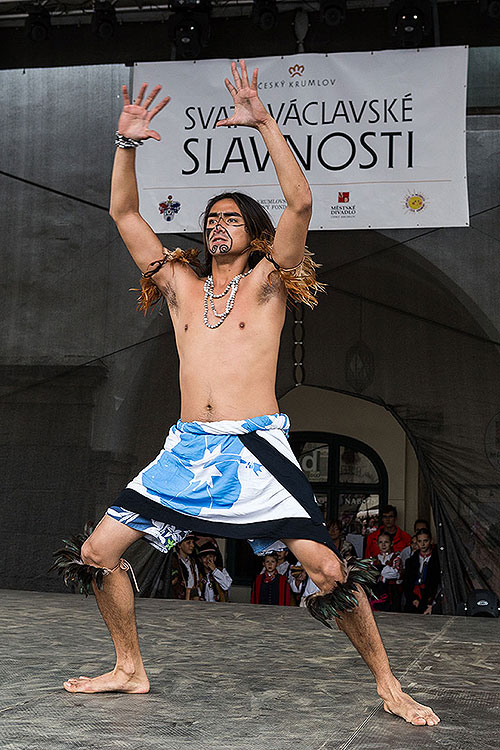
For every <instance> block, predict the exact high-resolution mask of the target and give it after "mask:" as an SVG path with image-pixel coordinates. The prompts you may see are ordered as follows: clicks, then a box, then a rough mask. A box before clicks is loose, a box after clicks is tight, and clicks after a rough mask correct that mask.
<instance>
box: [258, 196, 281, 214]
mask: <svg viewBox="0 0 500 750" xmlns="http://www.w3.org/2000/svg"><path fill="white" fill-rule="evenodd" d="M259 203H260V205H261V206H262V207H263V208H265V209H266V211H280V212H281V211H284V210H285V208H286V200H285V199H284V198H261V199H260V200H259Z"/></svg>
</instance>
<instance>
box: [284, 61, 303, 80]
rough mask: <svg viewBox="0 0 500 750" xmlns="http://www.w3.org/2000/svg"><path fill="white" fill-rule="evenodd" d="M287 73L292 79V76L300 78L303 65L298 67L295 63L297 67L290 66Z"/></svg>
mask: <svg viewBox="0 0 500 750" xmlns="http://www.w3.org/2000/svg"><path fill="white" fill-rule="evenodd" d="M288 72H289V73H290V75H291V76H292V78H293V77H294V76H301V75H302V73H303V72H304V66H303V65H299V64H298V63H297V65H291V66H290V67H289V68H288Z"/></svg>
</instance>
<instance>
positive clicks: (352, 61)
mask: <svg viewBox="0 0 500 750" xmlns="http://www.w3.org/2000/svg"><path fill="white" fill-rule="evenodd" d="M467 52H468V50H467V48H466V47H434V48H428V49H422V50H413V49H411V50H391V51H384V52H349V53H341V54H301V55H292V56H289V57H265V58H258V59H251V60H248V67H249V69H250V71H252V70H253V68H254V67H258V68H259V84H258V86H259V95H260V97H261V99H262V101H263V103H264V104H265V105H266V107H267V108H268V109H269V111H270V112H271V114H272V115H273V116H274V118H275V119H276V120H277V122H278V124H279V125H280V127H281V130H282V132H283V134H284V135H285V137H286V139H287V141H288V143H289V145H290V148H291V149H292V151H293V152H294V154H295V156H296V158H297V160H298V161H299V163H300V165H301V167H302V169H303V171H304V173H305V175H306V177H307V179H308V180H309V183H310V185H311V189H312V193H313V199H314V209H313V216H312V221H311V229H384V228H387V229H388V228H409V227H411V228H413V227H449V226H453V227H456V226H466V225H468V223H469V214H468V200H467V179H466V162H465V104H466V90H467V88H466V85H467ZM225 77H228V78H231V70H230V63H229V62H228V61H227V60H203V61H192V62H162V63H138V64H136V65H135V67H134V92H137V91H138V88H139V86H140V84H141V83H142V82H143V81H144V82H148V83H149V84H150V86H151V87H152V86H153V85H155V84H158V83H159V84H161V85H162V87H163V90H162V92H161V96H165V95H167V94H168V95H170V96H171V97H172V101H171V102H170V104H169V105H168V107H167V108H166V109H165V110H163V111H162V112H161V113H160V115H158V117H157V118H156V119H155V120H154V121H153V125H152V127H154V128H155V129H157V130H158V131H159V132H160V134H161V136H162V141H161V142H160V143H158V142H156V141H147V142H146V144H145V145H144V146H143V147H142V148H141V149H140V152H139V154H138V156H139V158H138V177H139V184H140V200H141V213H142V215H143V216H144V218H145V219H146V220H147V221H148V222H149V223H150V224H151V226H152V227H153V229H154V230H155V231H156V232H192V231H199V230H200V224H199V218H200V214H201V213H202V211H203V209H204V206H205V203H206V201H207V200H208V199H209V198H210V197H212V196H213V195H216V194H217V193H220V192H223V191H225V190H230V191H233V190H241V191H242V192H246V193H249V194H250V195H252V196H253V197H254V198H256V199H257V200H259V201H260V203H262V205H264V206H265V207H266V208H267V209H268V210H269V212H270V214H271V217H272V219H273V221H274V223H275V224H276V223H277V221H278V219H279V217H280V215H281V212H282V211H283V208H284V205H285V203H284V198H283V195H282V193H281V190H280V187H279V184H278V181H277V178H276V175H275V172H274V168H273V165H272V162H271V160H270V158H269V155H268V153H267V150H266V148H265V146H264V142H263V140H262V137H261V136H260V134H259V132H258V131H257V130H255V129H253V128H245V127H231V128H216V127H215V124H216V122H217V121H218V120H221V119H224V118H226V117H230V116H231V114H232V99H231V97H230V95H229V93H228V92H227V90H226V88H225V86H224V78H225Z"/></svg>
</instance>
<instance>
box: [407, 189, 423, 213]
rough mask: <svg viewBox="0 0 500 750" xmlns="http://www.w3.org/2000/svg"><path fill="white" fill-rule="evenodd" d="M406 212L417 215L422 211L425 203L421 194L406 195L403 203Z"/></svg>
mask: <svg viewBox="0 0 500 750" xmlns="http://www.w3.org/2000/svg"><path fill="white" fill-rule="evenodd" d="M403 204H404V207H405V209H406V211H407V212H408V213H410V214H418V213H419V212H420V211H423V210H424V208H425V207H426V205H427V201H426V198H425V196H424V195H422V193H408V194H407V195H406V196H405V199H404V201H403Z"/></svg>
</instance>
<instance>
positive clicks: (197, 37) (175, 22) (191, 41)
mask: <svg viewBox="0 0 500 750" xmlns="http://www.w3.org/2000/svg"><path fill="white" fill-rule="evenodd" d="M169 24H170V37H171V40H172V42H173V43H174V44H175V49H176V53H177V57H180V58H182V59H183V60H194V59H196V58H197V57H198V55H199V54H200V52H201V50H202V47H206V46H207V44H208V40H209V37H210V24H209V19H208V13H192V12H183V13H174V15H173V16H172V18H171V19H170V21H169Z"/></svg>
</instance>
